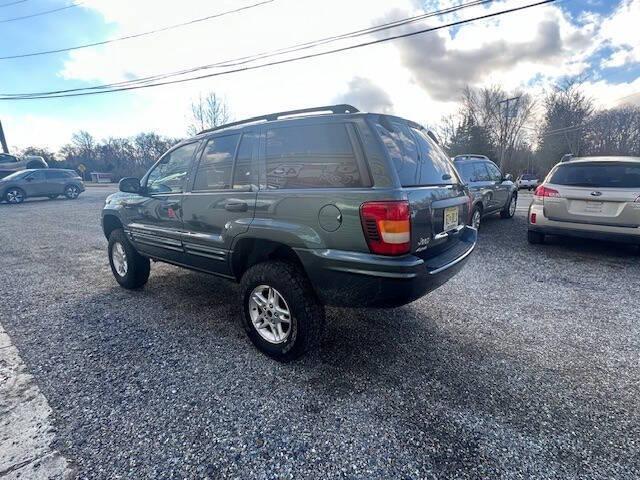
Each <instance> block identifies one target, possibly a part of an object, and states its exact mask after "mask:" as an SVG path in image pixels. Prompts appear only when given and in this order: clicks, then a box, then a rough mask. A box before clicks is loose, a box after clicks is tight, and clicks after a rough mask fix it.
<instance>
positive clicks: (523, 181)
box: [516, 173, 540, 190]
mask: <svg viewBox="0 0 640 480" xmlns="http://www.w3.org/2000/svg"><path fill="white" fill-rule="evenodd" d="M539 183H540V179H539V178H538V176H537V175H535V174H533V173H523V174H522V175H520V176H519V177H518V178H517V179H516V185H518V190H522V189H523V188H526V189H527V190H534V189H535V188H536V187H537V186H538V184H539Z"/></svg>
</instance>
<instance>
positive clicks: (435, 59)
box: [398, 5, 593, 101]
mask: <svg viewBox="0 0 640 480" xmlns="http://www.w3.org/2000/svg"><path fill="white" fill-rule="evenodd" d="M504 7H505V5H501V6H500V7H499V8H500V9H503V8H504ZM532 17H533V18H532ZM497 18H498V19H497V20H496V21H493V22H484V23H478V24H472V25H469V26H466V27H463V28H462V29H461V30H460V31H459V32H458V34H457V35H456V36H452V34H451V33H450V31H442V32H434V33H433V34H426V35H421V36H418V37H412V38H409V39H407V40H405V41H403V42H401V43H400V44H399V46H398V48H399V50H400V56H401V58H402V61H403V64H404V65H405V66H406V67H407V68H408V69H409V71H410V72H411V74H412V77H413V80H414V81H415V82H417V83H418V84H419V85H421V86H422V87H423V88H424V89H426V90H427V91H428V92H429V93H430V95H431V96H432V97H433V98H434V99H436V100H441V101H446V100H452V99H457V97H458V96H459V95H460V92H461V90H462V89H463V88H464V87H465V86H467V85H470V86H481V85H483V84H486V83H488V82H489V83H490V82H495V81H496V79H498V78H501V77H502V79H507V80H509V82H508V83H510V85H509V87H511V88H513V87H516V86H519V85H518V84H520V85H525V84H526V83H527V82H528V81H530V80H531V79H532V78H534V77H535V76H539V75H541V74H542V75H545V76H546V78H547V79H549V78H554V77H555V78H557V77H559V76H562V75H566V74H571V73H573V74H577V73H580V72H581V71H583V70H584V69H585V68H586V67H587V66H588V64H587V63H586V61H585V60H586V59H587V58H588V56H589V55H590V54H591V53H592V39H591V37H592V35H590V32H591V31H592V30H593V24H587V25H583V26H582V27H578V26H576V25H573V24H572V23H571V22H570V21H569V20H568V19H567V17H566V15H565V14H564V13H563V12H562V11H561V10H559V9H557V8H556V9H547V10H546V11H540V12H535V11H533V10H532V11H531V12H530V13H529V16H528V17H525V16H524V15H523V14H522V13H518V14H511V15H505V16H504V18H503V17H497ZM514 26H517V28H516V29H514ZM503 82H504V80H502V81H499V82H497V83H501V84H502V83H503Z"/></svg>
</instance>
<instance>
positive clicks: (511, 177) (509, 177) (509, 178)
mask: <svg viewBox="0 0 640 480" xmlns="http://www.w3.org/2000/svg"><path fill="white" fill-rule="evenodd" d="M503 180H504V181H505V182H511V181H513V175H511V174H510V173H507V174H506V175H505V176H504V179H503Z"/></svg>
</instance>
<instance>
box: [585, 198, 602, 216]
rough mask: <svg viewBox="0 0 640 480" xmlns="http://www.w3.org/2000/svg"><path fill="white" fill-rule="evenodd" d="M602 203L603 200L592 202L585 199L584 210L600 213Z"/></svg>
mask: <svg viewBox="0 0 640 480" xmlns="http://www.w3.org/2000/svg"><path fill="white" fill-rule="evenodd" d="M603 205H604V202H592V201H589V200H587V204H586V205H585V208H584V210H585V212H587V213H601V212H602V207H603Z"/></svg>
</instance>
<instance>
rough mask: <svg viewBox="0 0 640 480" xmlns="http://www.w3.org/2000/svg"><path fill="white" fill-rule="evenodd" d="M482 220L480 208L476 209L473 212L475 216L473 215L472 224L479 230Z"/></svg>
mask: <svg viewBox="0 0 640 480" xmlns="http://www.w3.org/2000/svg"><path fill="white" fill-rule="evenodd" d="M481 220H482V215H481V214H480V210H475V211H474V212H473V217H471V226H472V227H473V228H475V229H476V230H478V229H479V228H480V222H481Z"/></svg>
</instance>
